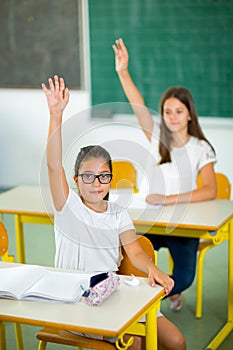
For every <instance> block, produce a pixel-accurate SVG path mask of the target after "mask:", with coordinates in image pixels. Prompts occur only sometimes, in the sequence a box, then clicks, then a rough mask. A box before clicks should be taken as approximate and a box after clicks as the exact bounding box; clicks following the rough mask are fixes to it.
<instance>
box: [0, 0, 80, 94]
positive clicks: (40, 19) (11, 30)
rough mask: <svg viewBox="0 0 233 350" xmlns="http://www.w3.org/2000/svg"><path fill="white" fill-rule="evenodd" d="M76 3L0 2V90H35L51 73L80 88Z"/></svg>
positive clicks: (58, 0) (54, 0) (41, 0)
mask: <svg viewBox="0 0 233 350" xmlns="http://www.w3.org/2000/svg"><path fill="white" fill-rule="evenodd" d="M80 2H81V1H79V0H10V1H9V0H0V52H1V58H0V62H1V64H0V86H1V87H24V88H25V87H30V88H31V87H35V88H39V87H40V84H41V82H43V81H45V80H47V78H48V77H49V76H52V75H54V74H55V73H56V74H58V75H60V76H63V77H64V78H65V80H66V83H67V85H68V86H69V87H70V88H77V89H79V88H81V87H82V83H83V79H82V69H81V64H82V62H81V53H82V47H81V42H82V40H81V23H80V21H81V15H80V12H81V11H80Z"/></svg>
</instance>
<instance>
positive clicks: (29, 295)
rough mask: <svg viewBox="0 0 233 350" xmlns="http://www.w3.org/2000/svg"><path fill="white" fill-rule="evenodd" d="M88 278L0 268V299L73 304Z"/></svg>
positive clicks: (34, 267) (25, 268) (28, 268)
mask: <svg viewBox="0 0 233 350" xmlns="http://www.w3.org/2000/svg"><path fill="white" fill-rule="evenodd" d="M90 277H91V275H90V274H79V273H72V272H57V271H53V270H49V269H47V268H45V267H43V266H37V265H20V266H14V267H7V268H0V298H9V299H19V300H47V301H48V300H50V301H59V302H69V303H76V302H78V301H79V300H80V299H81V294H82V293H83V291H82V289H81V288H80V286H82V288H84V289H86V288H87V287H88V286H89V281H90Z"/></svg>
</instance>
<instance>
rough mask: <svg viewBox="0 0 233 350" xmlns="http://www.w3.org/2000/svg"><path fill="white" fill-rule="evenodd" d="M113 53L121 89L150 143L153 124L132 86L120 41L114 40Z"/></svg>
mask: <svg viewBox="0 0 233 350" xmlns="http://www.w3.org/2000/svg"><path fill="white" fill-rule="evenodd" d="M112 47H113V50H114V52H115V66H116V72H117V74H118V76H119V79H120V82H121V85H122V88H123V90H124V92H125V94H126V97H127V98H128V100H129V102H130V104H131V105H132V108H133V111H134V113H135V114H136V116H137V118H138V122H139V124H140V126H141V128H142V130H143V131H144V133H145V135H146V137H147V138H148V140H149V141H151V133H152V131H153V127H154V122H153V119H152V116H151V114H150V112H149V110H148V108H146V106H145V103H144V99H143V97H142V95H141V93H140V92H139V90H138V89H137V87H136V85H135V84H134V82H133V80H132V78H131V76H130V74H129V71H128V62H129V55H128V51H127V48H126V46H125V44H124V42H123V40H122V39H118V40H116V44H115V45H113V46H112Z"/></svg>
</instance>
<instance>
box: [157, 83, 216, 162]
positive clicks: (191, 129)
mask: <svg viewBox="0 0 233 350" xmlns="http://www.w3.org/2000/svg"><path fill="white" fill-rule="evenodd" d="M171 97H174V98H177V99H178V100H179V101H180V102H182V103H183V104H184V105H185V106H186V107H187V109H188V111H189V115H190V118H191V120H189V122H188V134H189V135H192V136H194V137H197V138H198V139H199V140H204V141H206V142H207V143H208V144H209V145H210V147H211V148H212V149H213V151H214V153H215V150H214V148H213V146H212V145H211V143H210V142H209V141H208V140H207V139H206V137H205V135H204V133H203V131H202V129H201V126H200V124H199V121H198V116H197V112H196V108H195V105H194V102H193V98H192V95H191V93H190V92H189V90H188V89H186V88H184V87H171V88H169V89H168V90H166V91H165V92H164V94H163V95H162V97H161V100H160V107H159V109H160V115H161V124H160V141H159V153H160V156H161V159H160V162H159V164H163V163H169V162H171V142H172V133H171V131H170V130H169V129H168V127H167V126H166V124H165V121H164V117H163V114H164V103H165V101H166V100H167V99H169V98H171Z"/></svg>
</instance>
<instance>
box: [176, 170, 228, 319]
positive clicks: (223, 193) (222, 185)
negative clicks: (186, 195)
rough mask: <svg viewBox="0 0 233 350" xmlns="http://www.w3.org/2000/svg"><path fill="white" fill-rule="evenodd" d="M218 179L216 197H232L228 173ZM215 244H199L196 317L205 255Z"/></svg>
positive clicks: (200, 301)
mask: <svg viewBox="0 0 233 350" xmlns="http://www.w3.org/2000/svg"><path fill="white" fill-rule="evenodd" d="M216 181H217V195H216V199H228V200H229V199H230V197H231V184H230V182H229V180H228V178H227V177H226V175H224V174H222V173H216ZM201 186H202V182H201V176H200V175H199V176H198V178H197V187H199V188H200V187H201ZM224 230H225V231H224V232H226V234H227V233H228V228H224ZM214 246H215V244H214V243H213V242H212V241H211V240H210V239H200V241H199V245H198V249H197V250H198V252H199V254H198V258H197V273H196V311H195V316H196V318H201V317H202V294H203V267H204V257H205V254H206V252H207V251H208V250H209V249H210V248H212V247H214ZM169 270H170V273H172V270H173V260H172V257H171V255H170V253H169Z"/></svg>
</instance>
